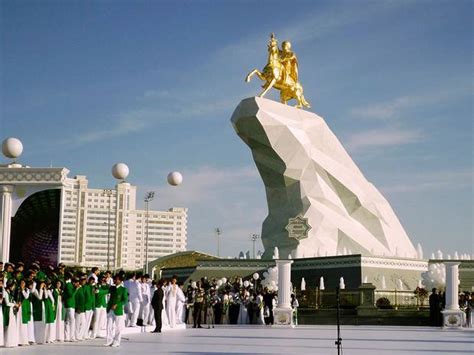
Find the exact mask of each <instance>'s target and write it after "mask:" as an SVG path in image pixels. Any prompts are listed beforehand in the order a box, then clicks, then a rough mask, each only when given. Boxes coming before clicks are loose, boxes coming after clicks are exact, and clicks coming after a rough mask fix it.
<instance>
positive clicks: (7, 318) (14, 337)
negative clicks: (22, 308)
mask: <svg viewBox="0 0 474 355" xmlns="http://www.w3.org/2000/svg"><path fill="white" fill-rule="evenodd" d="M14 292H15V282H14V280H9V281H8V283H7V287H6V288H5V289H4V290H3V324H4V326H5V347H6V348H13V347H16V346H18V324H17V322H16V314H15V311H17V310H18V305H17V304H16V303H15V298H14V297H13V295H14Z"/></svg>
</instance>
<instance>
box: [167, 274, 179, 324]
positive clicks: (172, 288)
mask: <svg viewBox="0 0 474 355" xmlns="http://www.w3.org/2000/svg"><path fill="white" fill-rule="evenodd" d="M178 289H179V287H178V285H177V284H176V278H175V277H173V278H172V279H171V282H170V285H169V286H168V287H167V289H166V314H167V315H168V321H169V324H170V327H171V328H174V327H175V326H176V301H177V299H178Z"/></svg>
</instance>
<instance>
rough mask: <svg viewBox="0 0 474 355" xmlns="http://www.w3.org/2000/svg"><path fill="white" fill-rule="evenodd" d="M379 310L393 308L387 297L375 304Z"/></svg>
mask: <svg viewBox="0 0 474 355" xmlns="http://www.w3.org/2000/svg"><path fill="white" fill-rule="evenodd" d="M375 305H376V306H377V308H381V309H392V308H393V306H392V305H391V304H390V300H389V299H388V298H387V297H381V298H379V299H378V300H377V302H375Z"/></svg>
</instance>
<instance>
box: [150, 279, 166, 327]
mask: <svg viewBox="0 0 474 355" xmlns="http://www.w3.org/2000/svg"><path fill="white" fill-rule="evenodd" d="M164 297H165V293H164V291H163V280H160V281H158V285H157V286H156V290H155V292H154V293H153V297H152V299H151V306H152V307H153V311H154V312H155V330H154V331H152V333H161V312H162V310H163V298H164Z"/></svg>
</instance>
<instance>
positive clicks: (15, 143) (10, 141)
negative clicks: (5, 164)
mask: <svg viewBox="0 0 474 355" xmlns="http://www.w3.org/2000/svg"><path fill="white" fill-rule="evenodd" d="M22 152H23V144H22V143H21V141H20V140H19V139H18V138H13V137H10V138H7V139H5V140H4V141H3V143H2V153H3V155H5V156H6V157H7V158H12V159H15V158H18V157H19V156H20V155H21V153H22Z"/></svg>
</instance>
